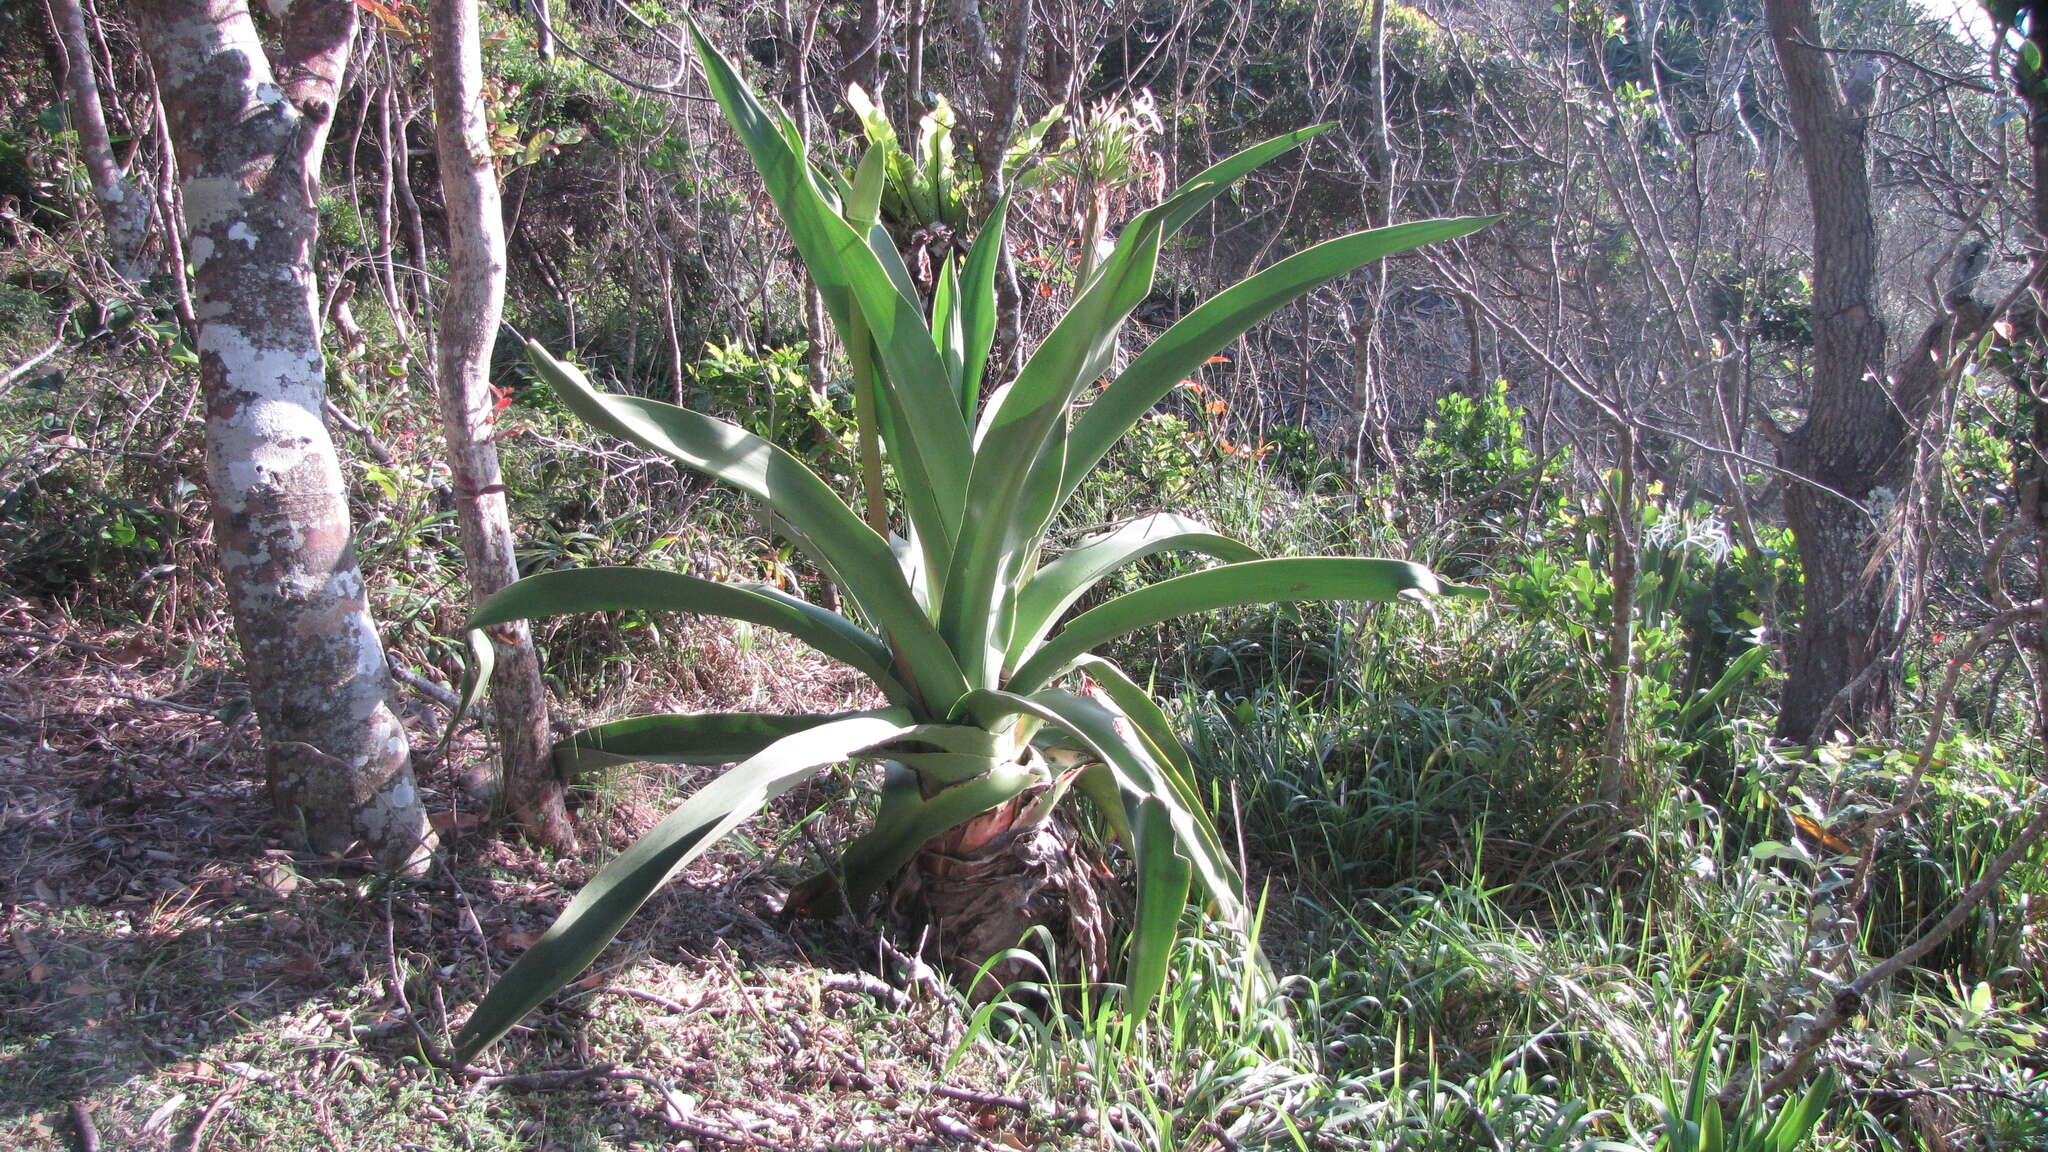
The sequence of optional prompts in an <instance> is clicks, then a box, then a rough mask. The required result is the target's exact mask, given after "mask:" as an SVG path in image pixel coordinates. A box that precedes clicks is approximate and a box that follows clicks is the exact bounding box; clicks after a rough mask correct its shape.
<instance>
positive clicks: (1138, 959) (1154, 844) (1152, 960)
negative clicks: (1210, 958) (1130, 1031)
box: [1124, 796, 1194, 1016]
mask: <svg viewBox="0 0 2048 1152" xmlns="http://www.w3.org/2000/svg"><path fill="white" fill-rule="evenodd" d="M1131 825H1132V836H1131V840H1132V846H1131V858H1132V860H1133V861H1135V862H1136V864H1137V866H1138V877H1137V904H1138V906H1137V909H1136V911H1135V913H1134V914H1133V915H1132V917H1131V950H1130V954H1129V956H1128V957H1127V959H1126V960H1125V962H1124V1002H1125V1005H1126V1006H1127V1007H1128V1009H1129V1011H1130V1013H1131V1014H1132V1015H1133V1016H1143V1015H1144V1014H1145V1013H1146V1012H1147V1011H1148V1010H1149V1009H1150V1008H1151V1007H1152V1001H1153V1000H1154V999H1155V998H1156V997H1157V996H1158V995H1159V990H1160V989H1161V988H1164V987H1166V969H1167V962H1168V961H1169V960H1170V959H1171V958H1172V956H1173V942H1174V940H1175V939H1176V938H1177V937H1178V936H1179V934H1180V917H1181V913H1183V912H1186V911H1187V908H1188V888H1189V886H1190V884H1191V882H1192V881H1193V879H1194V865H1193V864H1191V863H1190V862H1189V861H1188V858H1187V856H1186V855H1184V854H1183V853H1182V852H1181V850H1180V844H1179V841H1178V838H1177V837H1176V835H1175V828H1174V825H1173V814H1172V810H1171V809H1170V808H1168V807H1167V804H1166V802H1165V801H1163V800H1161V799H1159V798H1158V797H1156V796H1147V797H1145V798H1144V799H1143V800H1140V801H1138V804H1137V812H1136V815H1135V817H1134V818H1133V819H1132V820H1131Z"/></svg>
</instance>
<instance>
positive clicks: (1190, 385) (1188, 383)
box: [1179, 380, 1208, 396]
mask: <svg viewBox="0 0 2048 1152" xmlns="http://www.w3.org/2000/svg"><path fill="white" fill-rule="evenodd" d="M1179 387H1182V388H1185V389H1187V390H1188V391H1190V392H1193V393H1194V394H1195V395H1197V396H1200V395H1201V394H1202V393H1204V392H1207V391H1208V389H1207V388H1204V387H1202V384H1201V381H1199V380H1183V381H1181V382H1180V384H1179Z"/></svg>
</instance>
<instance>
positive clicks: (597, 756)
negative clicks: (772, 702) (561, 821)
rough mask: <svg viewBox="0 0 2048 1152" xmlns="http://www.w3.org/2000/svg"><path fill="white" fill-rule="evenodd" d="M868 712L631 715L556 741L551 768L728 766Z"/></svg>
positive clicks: (571, 771)
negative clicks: (799, 735) (798, 735)
mask: <svg viewBox="0 0 2048 1152" xmlns="http://www.w3.org/2000/svg"><path fill="white" fill-rule="evenodd" d="M873 715H877V713H875V712H872V711H861V712H831V713H822V712H821V713H810V714H797V715H784V714H780V713H774V712H698V713H693V714H688V715H684V714H675V713H669V714H660V715H653V716H634V717H631V718H630V719H626V720H614V721H612V722H610V723H608V724H598V725H594V726H592V727H589V728H585V729H583V730H582V731H580V732H578V733H576V734H575V735H573V736H571V737H569V738H568V739H566V740H562V741H559V742H557V743H556V744H555V771H556V772H558V773H559V774H561V775H562V776H564V777H566V778H572V779H573V778H574V777H575V776H577V775H579V774H581V773H584V772H590V771H594V770H596V769H600V768H610V767H612V766H614V765H618V764H632V763H653V764H696V765H718V764H732V763H735V762H737V761H740V760H745V759H746V758H747V757H749V756H753V755H755V754H757V753H759V752H760V751H761V750H762V749H763V748H766V747H768V746H769V745H770V744H773V743H775V742H776V741H777V740H780V739H782V738H783V737H785V736H793V735H795V734H796V733H798V732H803V731H807V730H809V729H812V728H816V727H817V726H818V725H820V724H830V723H832V722H833V721H835V720H850V719H853V718H854V717H857V716H873Z"/></svg>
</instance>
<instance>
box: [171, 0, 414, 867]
mask: <svg viewBox="0 0 2048 1152" xmlns="http://www.w3.org/2000/svg"><path fill="white" fill-rule="evenodd" d="M279 8H280V9H281V19H282V23H283V28H282V33H283V35H282V44H283V48H282V53H281V58H280V60H279V62H278V65H277V69H276V72H275V73H273V71H272V65H271V61H270V60H269V58H268V57H267V56H266V55H265V52H264V48H263V43H262V41H261V40H260V39H259V38H258V36H257V32H256V26H255V24H254V22H253V21H252V20H251V18H250V14H249V10H248V8H247V6H246V5H245V3H244V2H243V0H138V2H137V3H136V4H135V6H134V9H135V11H136V12H137V14H138V15H139V17H140V18H141V24H142V31H143V34H144V40H145V42H146V44H147V46H148V50H149V54H150V58H151V60H152V62H153V63H154V65H155V69H156V74H157V79H158V84H159V86H160V88H161V89H162V93H163V99H164V105H165V108H166V111H167V113H168V118H169V123H170V129H171V136H172V138H173V140H174V141H175V142H176V145H177V152H178V165H179V169H180V175H181V182H182V188H183V192H184V205H185V226H186V231H187V234H188V243H187V251H188V253H189V254H190V260H191V263H192V266H193V268H194V276H193V291H194V314H195V316H196V318H197V321H198V325H199V334H198V348H199V362H200V363H199V374H200V387H201V390H202V392H203V394H204V398H205V402H206V465H207V478H208V482H209V485H210V487H211V489H212V498H213V508H214V528H215V534H216V539H217V542H218V544H219V547H220V558H221V567H222V571H223V574H224V576H225V578H226V583H227V588H228V596H229V603H230V607H231V608H232V610H233V613H234V618H235V631H236V634H237V636H238V637H239V638H240V640H241V644H242V651H243V656H244V658H245V660H246V662H247V675H248V680H249V685H250V691H251V696H252V699H253V702H254V704H255V708H256V714H257V718H258V719H259V720H260V721H261V722H262V729H263V738H264V743H265V746H266V751H267V756H268V763H269V773H270V786H271V792H272V795H273V797H274V798H275V800H276V802H277V805H278V808H279V810H280V812H281V813H282V814H283V815H284V817H285V819H286V820H287V822H288V823H290V824H292V825H293V826H294V827H295V828H296V829H297V830H298V831H299V832H300V833H301V834H302V835H303V838H304V839H305V840H306V841H307V842H309V844H310V846H311V847H312V848H313V849H314V850H316V851H322V852H341V851H345V850H348V849H349V848H351V847H352V846H357V845H360V846H364V847H367V848H369V849H370V850H371V851H373V852H374V853H375V854H376V855H377V857H378V859H379V861H380V863H382V864H383V865H384V866H385V867H387V868H403V867H406V866H408V865H411V864H413V863H416V862H417V861H418V860H419V859H420V858H421V857H422V855H423V846H424V845H425V843H426V840H427V826H426V816H425V812H424V809H423V806H422V805H421V802H420V795H419V791H418V789H417V788H416V787H415V786H414V784H413V775H412V763H411V756H410V750H409V748H408V746H407V743H406V738H405V732H404V731H403V729H402V728H401V727H400V725H399V722H398V718H397V717H396V716H395V715H394V714H393V713H392V711H391V708H390V706H389V698H390V689H391V683H390V674H389V672H388V670H387V669H386V667H385V663H384V650H383V645H382V644H381V642H380V641H379V639H378V636H377V630H376V627H375V625H374V624H373V623H372V621H371V619H370V613H369V604H368V601H367V599H366V598H365V595H364V589H363V578H362V573H361V571H360V570H359V569H358V568H357V566H356V559H355V552H354V549H353V547H352V545H351V539H350V526H349V517H348V504H347V500H346V490H345V488H344V486H343V483H342V476H341V467H340V463H339V461H338V460H337V458H336V456H335V451H334V445H333V442H332V440H330V439H329V437H328V432H327V425H326V423H325V421H323V420H322V418H321V402H322V400H323V399H324V398H325V393H326V381H325V370H324V362H323V358H322V355H321V350H320V323H319V312H318V296H317V293H316V292H315V284H314V275H313V241H314V235H315V231H316V229H317V227H318V219H319V217H318V213H317V211H316V208H315V204H316V201H317V196H318V158H319V156H320V152H321V149H322V148H323V146H324V145H325V142H326V136H327V128H328V124H329V121H330V119H331V117H332V114H333V109H334V101H335V97H336V93H337V89H338V88H339V86H340V82H341V77H342V72H343V69H344V68H345V66H346V65H347V61H348V54H349V46H350V42H351V41H352V40H353V38H354V35H355V21H356V17H355V6H354V5H353V4H352V3H349V2H348V0H287V3H286V4H284V5H280V6H279Z"/></svg>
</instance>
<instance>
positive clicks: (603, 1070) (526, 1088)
mask: <svg viewBox="0 0 2048 1152" xmlns="http://www.w3.org/2000/svg"><path fill="white" fill-rule="evenodd" d="M619 1078H621V1077H619V1076H615V1075H613V1071H612V1066H611V1065H610V1064H593V1065H591V1066H590V1067H588V1068H554V1069H549V1070H548V1071H545V1072H522V1073H517V1074H514V1075H496V1074H486V1075H482V1076H478V1077H477V1078H476V1084H477V1087H479V1088H507V1089H510V1090H512V1091H514V1092H535V1091H545V1090H547V1089H550V1088H566V1087H568V1086H569V1085H571V1084H581V1083H583V1082H584V1081H586V1080H606V1079H619Z"/></svg>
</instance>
